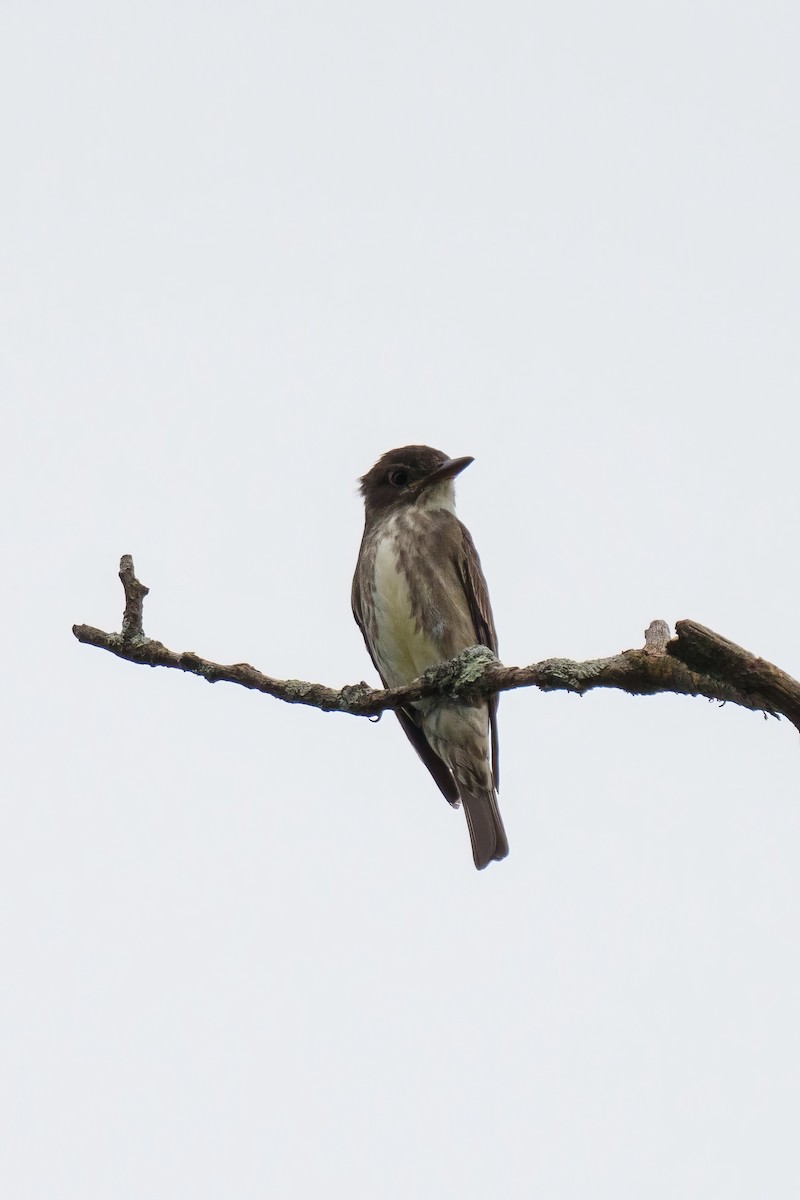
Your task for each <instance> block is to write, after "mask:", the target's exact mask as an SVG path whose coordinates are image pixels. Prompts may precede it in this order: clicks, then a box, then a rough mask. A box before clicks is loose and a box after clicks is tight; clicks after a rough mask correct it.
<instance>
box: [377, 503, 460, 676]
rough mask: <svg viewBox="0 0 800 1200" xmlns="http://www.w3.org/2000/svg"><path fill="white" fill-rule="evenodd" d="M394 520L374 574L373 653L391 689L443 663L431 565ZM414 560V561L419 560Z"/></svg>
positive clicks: (383, 537) (380, 544)
mask: <svg viewBox="0 0 800 1200" xmlns="http://www.w3.org/2000/svg"><path fill="white" fill-rule="evenodd" d="M403 532H404V531H403V530H402V529H398V527H397V525H396V523H394V522H391V523H389V524H388V525H387V528H386V529H385V531H382V533H381V535H380V536H379V538H378V540H377V544H376V548H375V565H374V571H373V603H374V608H373V619H374V626H373V639H372V640H373V652H374V654H375V657H376V659H377V660H378V664H379V666H380V670H381V674H382V675H383V676H384V678H385V679H386V682H387V683H388V684H389V686H390V687H398V686H400V685H401V684H404V683H410V682H411V680H412V679H417V678H418V677H419V676H420V675H422V673H423V672H424V671H426V670H427V669H428V667H431V666H433V665H434V664H435V663H438V662H441V661H442V659H443V657H445V655H444V654H443V653H442V645H441V640H442V633H443V630H442V628H441V627H440V626H441V621H440V620H437V613H436V611H435V607H434V606H432V605H431V604H430V602H429V601H430V595H431V591H432V589H431V586H430V581H428V579H427V574H428V572H429V570H430V568H429V565H428V564H427V563H425V562H423V561H421V560H419V558H418V557H417V556H415V554H414V552H413V546H409V545H405V544H404V543H405V542H406V539H405V538H404V537H403ZM415 560H416V561H415Z"/></svg>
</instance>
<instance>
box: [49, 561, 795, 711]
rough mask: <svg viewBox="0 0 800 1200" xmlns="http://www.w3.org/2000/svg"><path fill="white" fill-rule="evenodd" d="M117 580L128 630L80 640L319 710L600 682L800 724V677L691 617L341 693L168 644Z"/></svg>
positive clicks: (138, 587)
mask: <svg viewBox="0 0 800 1200" xmlns="http://www.w3.org/2000/svg"><path fill="white" fill-rule="evenodd" d="M119 577H120V579H121V581H122V586H123V589H124V591H125V614H124V616H123V619H122V632H121V633H105V632H104V631H103V630H102V629H95V628H93V627H92V626H91V625H73V627H72V632H73V633H74V635H75V637H76V638H77V639H78V641H79V642H82V643H83V644H84V645H87V646H97V647H98V648H99V649H101V650H108V651H109V652H110V653H111V654H116V655H117V657H118V658H124V659H126V660H127V661H128V662H134V663H143V664H145V665H146V666H150V667H172V668H175V669H177V670H179V671H187V672H189V673H190V674H192V675H200V676H201V677H202V678H203V679H206V680H208V682H209V683H220V682H223V681H224V682H227V683H236V684H239V685H240V686H241V687H246V688H250V689H252V690H253V691H258V692H264V693H265V694H266V695H268V696H274V697H275V699H277V700H285V701H286V702H287V703H288V704H305V705H307V706H309V707H311V708H318V709H321V710H322V712H342V713H350V714H352V715H353V716H360V717H375V716H378V715H379V714H380V713H382V712H386V711H387V710H390V709H395V708H401V707H403V706H405V705H407V704H411V703H412V702H413V701H415V700H423V699H425V698H427V697H431V696H446V697H449V698H450V699H456V698H459V699H464V700H470V699H475V698H477V697H479V696H488V695H491V694H494V693H496V692H507V691H511V690H513V689H515V688H523V687H537V688H540V689H541V691H543V692H556V691H562V692H575V693H576V694H577V695H579V696H582V695H583V694H584V693H585V692H590V691H592V690H594V689H595V688H616V689H618V690H620V691H624V692H628V693H629V694H630V695H633V696H653V695H656V694H657V693H660V692H673V693H676V694H678V695H682V696H705V697H706V699H708V700H717V701H720V702H721V703H731V704H738V705H740V706H741V707H742V708H747V709H750V710H752V711H755V712H763V713H764V715H765V716H766V715H770V716H774V717H778V716H785V717H787V718H788V719H789V720H790V721H791V722H792V724H793V725H794V726H795V727H796V728H797V729H798V730H800V683H798V682H797V680H795V679H793V678H792V677H791V676H790V675H787V674H786V673H785V672H784V671H781V670H780V669H779V668H778V667H776V666H773V664H772V663H769V662H766V661H765V660H764V659H761V658H756V657H755V656H754V655H753V654H750V653H749V651H747V650H743V649H742V647H741V646H737V645H735V644H734V643H733V642H729V641H728V640H727V639H726V638H724V637H721V636H720V635H719V634H718V633H714V632H713V631H712V630H710V629H706V628H705V626H703V625H698V624H697V623H696V622H694V621H678V623H677V625H676V627H675V629H676V637H675V638H673V639H672V640H669V626H668V625H667V624H666V622H665V621H654V622H653V623H652V624H651V625H650V627H649V629H648V630H647V633H646V635H645V639H646V640H645V645H644V647H643V648H642V649H640V650H623V651H622V653H621V654H616V655H614V656H612V657H610V658H596V659H592V660H591V661H589V662H573V661H572V660H571V659H568V658H548V659H546V660H545V661H544V662H540V663H532V664H531V665H530V666H528V667H504V666H503V664H502V663H500V662H498V660H497V659H496V658H495V657H494V655H493V654H492V652H491V651H490V650H488V649H487V648H486V647H485V646H473V647H472V648H471V649H469V650H465V651H464V652H463V653H462V654H459V655H458V657H457V658H454V659H452V661H450V662H445V663H440V664H439V665H438V666H436V667H432V668H431V669H430V670H429V671H426V672H425V674H424V675H423V676H422V678H420V679H416V680H415V681H414V682H413V683H410V684H409V685H408V686H407V687H401V688H392V689H383V688H371V687H370V686H369V685H368V684H366V683H357V684H351V685H348V686H347V687H343V688H341V689H339V690H338V691H337V690H336V689H335V688H328V687H325V686H324V685H323V684H321V683H306V682H304V681H303V680H299V679H272V678H271V677H270V676H269V675H264V674H262V672H261V671H257V670H256V668H255V667H251V666H250V665H249V664H248V663H233V664H232V665H230V666H224V665H222V664H221V663H215V662H210V661H209V660H208V659H206V658H201V657H200V655H199V654H194V653H193V652H192V651H188V650H187V651H183V652H182V653H181V652H178V651H175V650H169V649H168V648H167V647H166V646H164V645H162V643H161V642H157V641H155V640H154V639H152V638H149V637H146V636H145V634H144V630H143V628H142V609H143V605H144V597H145V596H146V595H147V593H148V588H146V587H145V586H144V584H142V583H140V582H139V580H138V579H137V578H136V576H135V574H134V569H133V560H132V558H131V556H130V555H129V554H125V555H123V557H122V560H121V562H120V572H119Z"/></svg>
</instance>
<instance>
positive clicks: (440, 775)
mask: <svg viewBox="0 0 800 1200" xmlns="http://www.w3.org/2000/svg"><path fill="white" fill-rule="evenodd" d="M359 574H360V572H359V571H356V573H355V576H354V577H353V590H352V594H351V599H352V605H353V616H354V617H355V619H356V624H357V625H358V628H359V629H360V630H361V635H362V637H363V638H364V644H365V646H366V647H367V650H368V652H369V656H370V658H371V659H372V664H373V666H374V667H375V670H376V671H377V672H378V674H379V675H380V677H381V683H382V684H383V686H384V687H385V688H388V687H390V686H391V685H390V684H389V683H387V682H386V679H385V678H384V675H383V672H382V671H381V669H380V667H379V666H378V663H377V660H376V658H375V655H374V654H373V653H372V647H371V646H370V644H369V638H368V637H367V631H366V627H365V624H364V616H363V610H362V604H361V586H360V582H359ZM395 715H396V717H397V719H398V721H399V722H400V724H401V725H402V727H403V730H404V732H405V735H406V737H407V738H408V740H409V741H410V742H411V745H412V746H413V747H414V749H415V750H416V752H417V754H418V755H419V756H420V758H421V759H422V761H423V762H424V764H425V766H426V767H427V768H428V770H429V771H430V773H431V775H432V776H433V778H434V780H435V781H436V784H437V786H438V788H439V791H440V792H441V793H442V795H443V796H444V798H445V800H446V801H447V802H448V804H452V805H453V807H454V808H458V806H459V804H460V803H461V800H460V798H459V795H458V787H457V786H456V781H455V779H454V778H453V776H452V774H451V772H450V768H449V767H448V766H447V764H446V763H445V762H443V760H442V759H441V758H440V757H439V755H438V754H437V753H436V751H435V750H434V749H433V747H432V746H431V744H430V742H429V741H428V739H427V738H426V736H425V734H424V733H423V732H422V729H421V728H420V727H419V725H418V724H417V722H416V721H415V719H414V711H413V709H405V708H396V709H395ZM493 744H494V743H493Z"/></svg>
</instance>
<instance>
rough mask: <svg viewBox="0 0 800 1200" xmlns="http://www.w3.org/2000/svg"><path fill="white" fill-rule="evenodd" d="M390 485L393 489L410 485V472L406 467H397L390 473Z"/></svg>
mask: <svg viewBox="0 0 800 1200" xmlns="http://www.w3.org/2000/svg"><path fill="white" fill-rule="evenodd" d="M389 483H390V484H391V485H392V487H396V488H401V487H405V486H406V484H407V483H408V471H407V470H406V468H405V467H395V468H394V470H392V471H390V472H389Z"/></svg>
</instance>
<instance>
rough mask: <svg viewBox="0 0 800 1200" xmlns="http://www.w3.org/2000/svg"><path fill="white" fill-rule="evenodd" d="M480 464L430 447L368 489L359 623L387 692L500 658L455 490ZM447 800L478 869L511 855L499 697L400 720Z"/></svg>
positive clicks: (364, 487) (377, 469)
mask: <svg viewBox="0 0 800 1200" xmlns="http://www.w3.org/2000/svg"><path fill="white" fill-rule="evenodd" d="M471 462H472V459H471V458H460V459H449V458H448V457H447V455H446V454H443V453H442V452H441V451H440V450H433V449H431V447H429V446H403V447H402V448H400V449H398V450H390V451H389V452H388V453H387V454H384V455H383V457H382V458H380V459H379V460H378V462H377V463H376V464H375V466H374V467H373V468H372V469H371V470H370V471H368V472H367V474H366V475H365V476H364V477H363V479H362V480H361V492H362V495H363V496H364V506H365V515H366V519H365V525H364V536H363V539H362V542H361V550H360V552H359V557H358V563H357V565H356V573H355V577H354V579H353V593H352V600H353V615H354V616H355V619H356V621H357V622H358V625H359V628H360V629H361V632H362V634H363V635H364V641H365V642H366V645H367V649H368V651H369V653H370V657H371V658H372V661H373V663H374V664H375V667H376V669H377V671H378V674H379V675H380V677H381V679H382V680H383V683H384V686H385V687H398V686H400V685H402V684H405V683H410V682H411V681H412V680H413V679H416V678H418V677H419V676H420V675H421V674H422V673H423V672H424V671H425V670H426V669H427V668H428V667H430V666H433V665H434V664H435V663H438V662H444V661H446V660H447V659H450V658H453V657H454V656H455V655H457V654H459V653H460V652H461V651H462V650H466V649H467V648H468V647H469V646H474V645H478V644H479V645H484V646H488V647H489V649H490V650H492V652H493V653H495V654H496V653H497V634H496V632H495V628H494V620H493V617H492V609H491V605H490V603H489V593H488V590H487V587H486V580H485V579H484V577H483V572H482V570H481V564H480V559H479V558H478V553H477V551H476V549H475V546H474V544H473V541H472V538H471V537H470V534H469V530H468V529H466V527H465V526H464V525H462V523H461V522H460V521H459V520H458V518H457V517H456V515H455V500H454V489H453V482H452V481H453V479H454V478H455V476H456V475H457V474H459V472H460V471H462V470H463V469H464V468H465V467H467V466H469V464H470V463H471ZM397 717H398V719H399V721H400V724H401V725H402V726H403V729H404V731H405V733H406V734H407V736H408V738H409V740H410V742H411V744H412V745H413V747H414V749H415V750H416V751H417V754H418V755H419V756H420V758H421V759H422V761H423V762H424V763H425V766H426V767H427V768H428V770H429V771H430V773H431V775H432V776H433V778H434V779H435V780H436V783H437V784H438V786H439V789H440V790H441V792H442V794H443V795H444V796H445V798H446V799H447V800H448V801H449V802H450V803H451V804H452V805H454V806H456V807H457V806H458V804H459V802H460V803H462V804H463V805H464V812H465V814H466V817H467V825H468V827H469V833H470V838H471V841H472V853H473V858H474V860H475V866H476V867H478V869H479V870H480V869H482V868H483V867H485V866H487V864H488V863H490V862H491V861H492V860H493V859H501V858H505V856H506V855H507V854H508V841H507V839H506V834H505V830H504V828H503V822H502V819H501V817H500V811H499V809H498V807H497V785H498V748H497V697H496V696H493V697H491V699H489V700H488V701H485V700H484V701H479V702H477V703H475V704H464V703H462V702H458V703H456V702H453V701H435V700H425V701H420V702H418V703H417V704H413V705H409V706H408V707H407V708H405V709H398V710H397Z"/></svg>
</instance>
